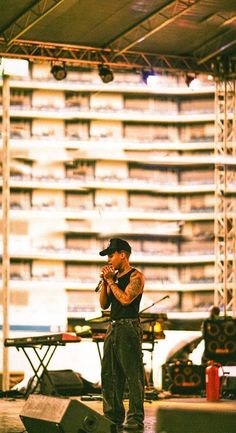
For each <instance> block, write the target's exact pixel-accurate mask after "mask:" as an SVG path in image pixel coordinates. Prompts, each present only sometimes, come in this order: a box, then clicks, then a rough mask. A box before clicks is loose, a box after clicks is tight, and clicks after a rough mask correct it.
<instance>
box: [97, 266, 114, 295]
mask: <svg viewBox="0 0 236 433" xmlns="http://www.w3.org/2000/svg"><path fill="white" fill-rule="evenodd" d="M117 273H118V270H116V271H115V275H114V277H115V276H116V274H117ZM100 277H102V278H101V280H99V282H98V284H97V287H96V289H95V292H99V290H100V289H101V285H102V283H103V272H102V273H101V274H100ZM114 277H113V279H114Z"/></svg>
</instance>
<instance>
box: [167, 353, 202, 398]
mask: <svg viewBox="0 0 236 433" xmlns="http://www.w3.org/2000/svg"><path fill="white" fill-rule="evenodd" d="M162 388H163V389H164V390H167V391H170V392H171V393H173V394H185V395H186V394H199V393H200V392H201V391H202V390H203V389H205V367H204V366H203V365H193V364H192V362H191V361H186V362H185V361H176V362H174V363H171V364H164V365H163V366H162Z"/></svg>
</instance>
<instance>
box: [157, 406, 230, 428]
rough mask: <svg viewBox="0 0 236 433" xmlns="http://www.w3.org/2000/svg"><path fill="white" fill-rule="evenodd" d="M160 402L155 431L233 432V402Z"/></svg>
mask: <svg viewBox="0 0 236 433" xmlns="http://www.w3.org/2000/svg"><path fill="white" fill-rule="evenodd" d="M221 403H223V404H219V402H217V404H216V403H209V402H206V401H204V402H197V400H196V401H195V402H191V403H190V402H186V401H185V402H181V403H178V402H168V403H163V404H162V403H161V404H160V405H159V407H158V409H157V414H156V433H235V426H236V411H235V407H234V406H235V405H234V402H233V401H231V402H221Z"/></svg>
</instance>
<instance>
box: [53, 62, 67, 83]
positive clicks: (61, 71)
mask: <svg viewBox="0 0 236 433" xmlns="http://www.w3.org/2000/svg"><path fill="white" fill-rule="evenodd" d="M51 74H52V75H53V76H54V78H55V80H58V81H60V80H64V78H66V76H67V72H66V68H65V65H64V64H62V65H52V67H51Z"/></svg>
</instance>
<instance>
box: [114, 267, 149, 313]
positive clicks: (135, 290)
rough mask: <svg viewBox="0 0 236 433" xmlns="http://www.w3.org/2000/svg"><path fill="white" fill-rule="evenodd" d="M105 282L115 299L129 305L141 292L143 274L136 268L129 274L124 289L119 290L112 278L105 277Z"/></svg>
mask: <svg viewBox="0 0 236 433" xmlns="http://www.w3.org/2000/svg"><path fill="white" fill-rule="evenodd" d="M107 284H108V286H109V288H110V290H111V291H112V292H113V295H114V296H115V297H116V299H117V300H118V301H119V302H120V303H121V304H122V305H123V306H125V305H129V304H131V302H133V300H134V299H135V298H137V296H138V295H139V294H140V293H142V292H143V287H144V276H143V274H142V273H141V272H140V271H138V270H137V269H136V270H135V271H134V272H133V273H132V274H131V276H130V282H129V284H128V286H127V287H126V289H125V291H124V292H123V290H121V289H120V288H119V287H118V286H117V284H116V283H115V282H114V281H113V280H112V279H110V278H109V279H107Z"/></svg>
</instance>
